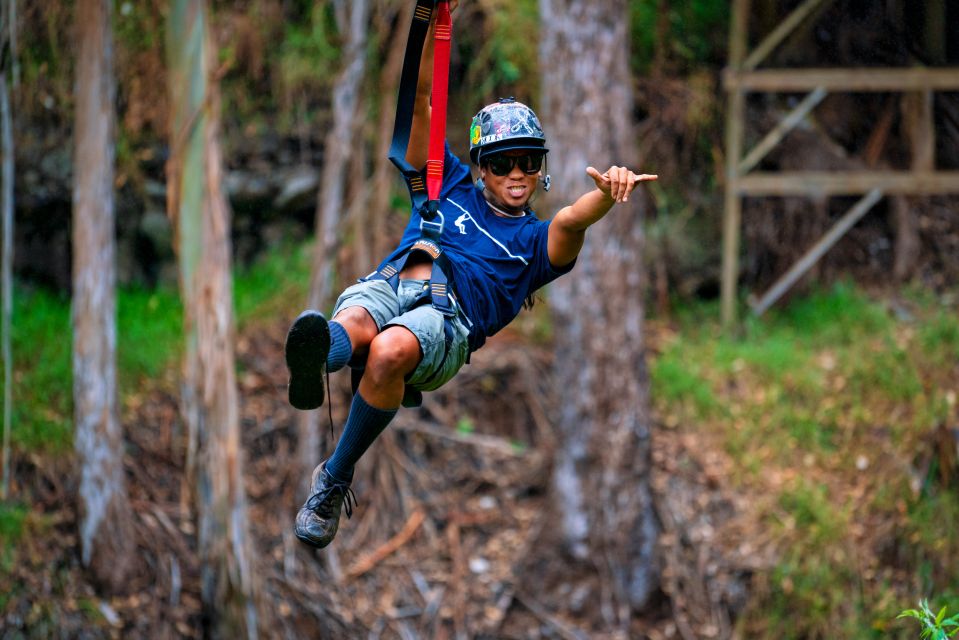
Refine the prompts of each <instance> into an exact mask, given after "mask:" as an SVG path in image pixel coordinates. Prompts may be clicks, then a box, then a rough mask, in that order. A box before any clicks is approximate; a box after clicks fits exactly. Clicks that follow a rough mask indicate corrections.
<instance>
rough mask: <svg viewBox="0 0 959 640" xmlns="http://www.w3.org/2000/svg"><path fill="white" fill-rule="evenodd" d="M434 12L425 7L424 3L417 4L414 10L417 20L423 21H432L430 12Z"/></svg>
mask: <svg viewBox="0 0 959 640" xmlns="http://www.w3.org/2000/svg"><path fill="white" fill-rule="evenodd" d="M432 13H433V12H432V11H430V8H429V7H424V6H422V5H416V9H415V10H414V11H413V17H414V18H415V19H416V20H422V21H423V22H429V21H430V14H432Z"/></svg>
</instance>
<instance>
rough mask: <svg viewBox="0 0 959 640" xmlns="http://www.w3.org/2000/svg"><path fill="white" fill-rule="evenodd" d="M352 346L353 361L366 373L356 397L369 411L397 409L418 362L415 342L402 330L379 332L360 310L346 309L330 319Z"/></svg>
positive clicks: (364, 311)
mask: <svg viewBox="0 0 959 640" xmlns="http://www.w3.org/2000/svg"><path fill="white" fill-rule="evenodd" d="M333 322H337V323H339V324H340V325H341V326H342V327H343V329H344V330H346V333H347V335H348V336H349V337H350V343H351V344H352V346H353V357H354V358H357V359H364V360H366V369H365V370H364V372H363V378H362V379H361V381H360V386H359V389H358V390H357V393H359V394H360V396H362V398H363V399H364V400H365V401H366V402H367V404H369V405H370V406H372V407H375V408H377V409H384V410H395V409H397V408H399V406H400V402H402V400H403V391H404V389H405V388H406V378H407V376H409V375H410V374H411V373H413V371H415V370H416V367H417V366H418V365H419V362H420V359H421V358H422V352H421V351H420V343H419V339H417V337H416V336H415V335H414V334H413V332H412V331H410V330H409V329H407V328H406V327H402V326H398V325H396V326H390V327H386V328H385V329H384V330H383V331H380V330H379V328H378V327H377V326H376V321H374V320H373V318H372V317H371V316H370V314H369V312H368V311H367V310H366V309H364V308H363V307H347V308H345V309H342V310H341V311H340V312H339V313H337V314H336V315H335V316H334V317H333Z"/></svg>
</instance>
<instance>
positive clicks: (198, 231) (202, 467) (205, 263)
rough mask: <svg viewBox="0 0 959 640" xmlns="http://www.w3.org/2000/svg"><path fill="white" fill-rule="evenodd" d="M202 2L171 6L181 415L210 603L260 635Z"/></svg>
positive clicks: (225, 218)
mask: <svg viewBox="0 0 959 640" xmlns="http://www.w3.org/2000/svg"><path fill="white" fill-rule="evenodd" d="M208 16H209V13H208V10H207V6H206V3H205V2H204V1H203V0H175V1H174V2H172V3H171V6H170V8H169V15H168V23H167V58H168V69H169V82H170V86H169V89H170V98H171V100H170V103H171V127H170V135H171V143H170V149H171V150H170V160H169V163H168V166H167V189H168V193H167V206H168V208H169V214H170V216H171V219H172V220H173V222H174V227H175V229H176V248H177V257H178V261H179V267H180V292H181V296H182V298H183V309H184V322H183V332H184V336H185V339H186V348H185V353H184V362H183V385H182V392H181V409H182V412H183V416H184V419H185V422H186V424H187V428H188V432H189V436H188V437H189V438H190V444H189V446H188V452H189V453H188V470H189V473H190V477H192V478H195V482H196V486H195V498H196V505H197V519H198V522H199V526H198V533H197V537H198V539H197V543H198V544H197V546H198V551H199V555H200V562H201V565H202V569H201V596H202V600H203V605H204V608H205V611H206V618H207V620H208V621H209V622H210V626H211V628H210V629H209V634H210V635H211V636H213V637H218V638H238V637H244V636H245V637H248V638H250V637H255V636H256V634H257V616H256V606H255V584H254V572H253V569H252V566H251V549H250V540H249V525H248V521H247V508H246V496H245V492H244V487H243V451H242V450H241V447H240V433H239V395H238V391H237V382H236V371H235V354H234V338H235V327H234V321H233V291H232V288H233V282H232V273H231V260H232V248H231V244H230V218H231V216H230V209H229V205H228V203H227V200H226V197H225V195H224V193H223V191H222V188H221V181H222V174H223V168H222V164H223V161H222V157H221V151H220V142H219V136H220V119H219V109H220V98H219V92H218V86H217V84H216V79H215V77H214V71H215V67H214V64H215V60H216V57H215V55H214V51H213V46H212V43H211V39H210V30H209V25H208Z"/></svg>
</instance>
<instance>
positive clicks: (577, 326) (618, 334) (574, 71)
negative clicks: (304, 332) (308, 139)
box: [540, 0, 658, 630]
mask: <svg viewBox="0 0 959 640" xmlns="http://www.w3.org/2000/svg"><path fill="white" fill-rule="evenodd" d="M627 14H628V12H627V6H626V2H625V0H613V1H610V2H604V3H597V2H588V1H586V0H540V15H541V17H542V21H543V23H542V24H543V28H542V34H543V35H542V41H541V45H540V46H541V49H540V60H541V66H542V69H543V84H542V86H543V104H542V108H541V111H542V114H543V116H544V122H545V124H546V132H547V136H548V139H549V148H550V161H549V169H550V171H551V173H552V174H553V185H554V187H555V188H554V190H553V191H551V192H550V194H549V195H550V197H549V198H548V201H547V207H548V209H549V210H550V211H556V210H557V209H558V208H559V207H561V206H563V205H566V204H568V203H570V202H572V201H573V200H574V199H575V198H576V197H577V196H578V195H579V194H581V193H583V192H584V191H586V190H588V189H590V188H592V186H593V183H592V181H591V180H589V179H588V178H587V177H586V175H585V169H586V167H587V166H588V165H594V166H596V167H597V168H598V169H599V170H600V171H603V170H604V169H606V168H608V167H609V166H610V165H611V164H617V165H627V166H630V167H633V168H635V169H638V167H637V166H636V160H637V158H636V150H635V146H634V145H635V141H634V137H633V135H632V126H631V118H632V111H633V96H632V90H631V87H632V79H631V77H630V75H629V65H628V64H627V63H628V60H629V41H628V29H627V26H628V22H629V21H628V20H626V19H625V16H626V15H627ZM640 202H642V198H641V197H640V194H638V193H637V194H636V197H633V198H630V202H629V203H628V204H626V205H617V206H616V207H615V208H614V209H613V210H612V211H611V212H610V213H609V215H608V216H606V218H604V219H603V220H601V221H600V222H598V223H597V224H596V225H595V226H593V227H592V228H590V230H589V232H588V233H587V238H586V245H585V247H584V248H583V251H582V253H581V254H580V257H579V259H578V263H577V265H576V268H575V270H574V271H573V273H572V274H570V275H568V276H566V277H563V278H560V279H559V280H558V281H556V282H555V283H553V285H551V289H550V301H551V303H552V305H553V310H554V314H555V335H556V347H555V349H556V368H555V384H556V386H557V396H558V397H562V398H564V404H563V406H562V408H561V409H560V415H559V431H560V438H561V442H562V444H561V445H560V446H559V447H558V450H557V460H556V464H555V471H554V477H553V486H554V493H555V498H556V508H557V510H558V513H559V516H560V521H561V522H562V526H563V532H564V537H565V540H566V543H567V547H568V550H569V551H570V552H571V554H572V556H573V557H574V558H578V559H580V560H583V561H589V562H590V563H592V564H594V565H595V566H598V567H600V568H601V577H603V578H605V579H607V580H608V581H609V585H608V586H609V587H611V591H612V593H613V594H614V596H615V601H613V602H610V603H608V604H610V605H611V606H608V607H603V609H604V610H607V611H613V612H615V614H614V615H613V616H612V617H613V618H614V619H609V620H608V621H607V622H608V623H609V624H610V625H611V626H612V625H615V626H619V627H620V629H621V630H627V629H628V625H629V619H630V616H631V612H632V611H634V610H635V609H637V608H640V607H642V606H643V605H644V604H645V603H646V601H647V599H648V598H649V596H650V595H651V594H652V593H653V591H654V590H655V589H656V588H657V586H658V569H657V562H656V554H655V545H656V539H657V534H658V524H657V521H656V519H655V515H654V511H653V504H652V494H651V491H650V487H649V473H650V447H649V437H650V417H649V409H648V402H649V399H648V386H649V380H648V374H647V370H646V362H645V356H644V351H643V296H644V291H645V286H646V277H645V272H644V267H643V261H642V247H643V230H642V219H643V218H642V211H641V210H640V209H641V206H640V205H639V204H638V203H640Z"/></svg>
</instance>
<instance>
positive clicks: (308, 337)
mask: <svg viewBox="0 0 959 640" xmlns="http://www.w3.org/2000/svg"><path fill="white" fill-rule="evenodd" d="M285 352H286V366H287V368H288V369H289V370H290V387H289V398H290V404H291V405H293V406H294V407H296V408H297V409H300V410H303V411H308V410H310V409H316V408H317V407H320V406H322V405H323V399H324V393H325V392H326V389H325V388H324V386H323V373H324V372H325V370H326V357H327V356H328V355H329V353H330V326H329V324H327V322H326V318H324V317H323V314H322V313H319V312H318V311H304V312H303V313H301V314H300V316H299V317H298V318H297V319H296V320H295V321H294V322H293V326H291V327H290V331H289V333H287V334H286V348H285Z"/></svg>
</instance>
